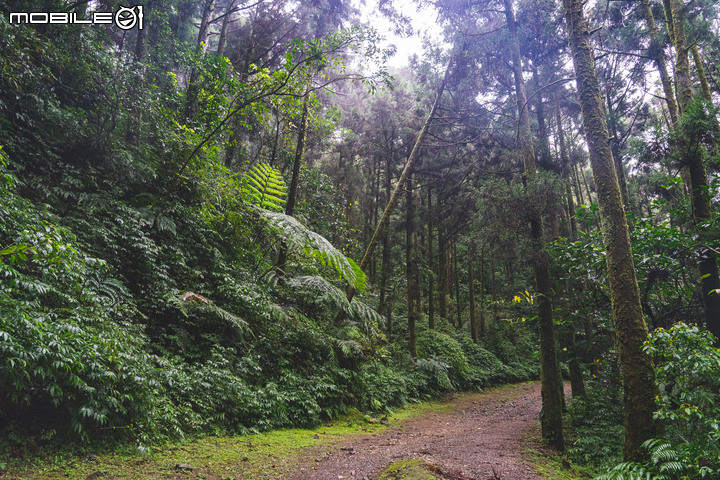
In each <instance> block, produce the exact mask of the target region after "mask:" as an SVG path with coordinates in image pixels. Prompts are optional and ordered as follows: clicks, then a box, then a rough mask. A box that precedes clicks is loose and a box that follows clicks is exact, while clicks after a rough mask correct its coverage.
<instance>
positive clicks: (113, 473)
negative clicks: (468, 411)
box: [0, 394, 464, 480]
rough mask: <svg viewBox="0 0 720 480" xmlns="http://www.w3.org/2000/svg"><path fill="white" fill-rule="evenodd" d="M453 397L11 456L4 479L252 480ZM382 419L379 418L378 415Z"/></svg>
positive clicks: (305, 462)
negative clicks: (181, 438) (295, 422)
mask: <svg viewBox="0 0 720 480" xmlns="http://www.w3.org/2000/svg"><path fill="white" fill-rule="evenodd" d="M462 395H464V394H460V395H454V396H450V397H448V398H445V399H442V400H434V401H429V402H423V403H419V404H413V405H409V406H406V407H404V408H401V409H398V410H397V411H395V412H393V413H392V414H390V415H388V417H389V418H388V421H387V422H380V421H379V420H377V419H376V418H373V417H370V416H368V415H363V414H361V413H360V412H358V411H357V410H354V411H351V412H350V414H348V415H346V416H344V417H341V418H338V419H335V420H333V421H330V422H326V423H325V424H324V425H321V426H318V427H316V428H313V429H285V430H274V431H270V432H265V433H260V434H257V435H242V436H227V437H204V438H200V439H194V440H189V441H187V442H185V443H181V444H174V445H169V446H165V447H162V448H157V449H155V450H154V451H153V452H152V454H143V453H141V452H139V451H138V450H137V449H130V448H125V449H124V450H118V451H115V452H112V453H95V454H88V455H66V458H59V457H56V458H42V459H34V460H33V461H32V462H27V461H26V462H20V461H18V460H11V461H9V462H8V465H7V466H8V469H7V470H6V471H3V470H0V479H39V478H43V479H59V478H63V479H68V478H83V479H101V478H102V479H171V478H182V479H240V478H242V479H249V480H250V479H252V480H269V479H277V478H283V477H284V476H286V475H289V473H290V472H291V471H295V470H296V469H297V468H298V465H300V468H307V469H313V468H314V463H315V461H314V460H315V459H316V458H321V457H322V456H324V455H326V454H327V453H328V452H329V451H330V450H331V448H332V447H333V445H334V444H336V443H337V442H339V441H341V440H342V439H343V438H347V437H348V436H352V435H369V434H378V433H382V432H384V431H385V430H387V429H388V428H389V427H390V426H397V425H398V424H399V423H400V422H402V421H405V420H409V419H411V418H415V417H419V416H422V415H424V414H427V413H430V412H449V411H452V410H453V409H454V408H455V406H454V404H453V403H450V401H451V400H457V399H458V396H462ZM378 417H379V416H378Z"/></svg>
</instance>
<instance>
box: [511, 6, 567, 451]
mask: <svg viewBox="0 0 720 480" xmlns="http://www.w3.org/2000/svg"><path fill="white" fill-rule="evenodd" d="M503 1H504V8H505V18H506V20H507V24H508V30H509V31H510V45H509V48H510V56H511V59H512V63H513V77H514V79H515V96H516V100H517V107H518V122H519V123H518V133H519V135H518V141H519V142H518V143H519V145H518V146H519V150H520V154H521V155H522V159H523V170H524V172H523V175H524V181H525V183H526V187H527V188H526V189H527V191H529V192H530V193H531V194H533V193H534V192H535V190H536V183H537V166H536V164H535V153H534V152H533V147H532V135H531V132H530V116H529V114H528V111H527V109H526V108H525V107H526V105H527V95H526V94H525V83H524V80H523V72H522V60H521V57H520V42H519V39H518V32H517V24H516V23H515V13H514V11H513V6H512V0H503ZM528 210H529V211H528V213H529V220H530V235H531V238H532V244H533V250H534V252H533V256H534V257H535V258H534V259H533V261H532V264H533V270H534V272H535V285H536V288H537V304H538V330H539V333H540V366H541V380H542V387H541V390H542V402H543V406H542V410H541V412H540V423H541V427H542V428H541V430H542V436H543V438H544V439H545V440H547V441H548V443H549V444H550V445H552V446H553V447H555V448H557V449H559V450H563V449H564V448H565V441H564V439H563V424H562V411H563V396H564V394H563V390H562V380H561V377H560V365H559V363H558V359H557V351H556V342H555V327H554V325H553V316H552V304H551V303H550V297H551V295H552V291H551V288H550V277H549V274H548V265H549V259H548V255H547V252H546V251H545V247H544V238H543V222H542V217H541V215H540V212H538V211H536V210H535V209H534V208H533V207H532V206H531V207H530V208H529V209H528Z"/></svg>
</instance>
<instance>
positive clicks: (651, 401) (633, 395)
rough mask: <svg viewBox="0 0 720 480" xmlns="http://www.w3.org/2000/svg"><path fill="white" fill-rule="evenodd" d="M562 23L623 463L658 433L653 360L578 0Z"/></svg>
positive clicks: (571, 1)
mask: <svg viewBox="0 0 720 480" xmlns="http://www.w3.org/2000/svg"><path fill="white" fill-rule="evenodd" d="M563 5H564V7H565V19H566V22H567V30H568V36H569V41H570V47H571V52H572V55H573V64H574V67H575V75H576V78H577V86H578V96H579V99H580V107H581V111H582V119H583V127H584V130H585V136H586V140H587V144H588V149H589V152H590V163H591V166H592V170H593V175H594V177H595V186H596V190H597V195H598V205H599V210H600V218H601V223H602V234H603V241H604V243H605V250H606V262H607V272H608V281H609V284H610V298H611V302H612V310H613V317H614V319H615V332H616V335H617V341H618V349H619V353H620V361H621V364H622V378H623V386H624V405H625V411H624V425H625V446H624V452H623V453H624V457H625V459H626V460H635V459H639V458H641V457H642V456H643V449H642V447H641V445H642V443H643V442H644V441H646V440H648V439H650V438H652V437H653V435H654V434H655V432H656V429H655V425H654V423H653V412H654V410H655V394H656V388H655V371H654V369H653V364H652V359H651V358H650V357H649V356H648V355H646V354H645V353H643V352H642V350H641V347H642V345H643V343H644V341H645V339H646V338H647V328H646V326H645V320H644V318H643V313H642V307H641V306H640V290H639V288H638V284H637V279H636V277H635V267H634V264H633V258H632V252H631V249H630V237H629V234H628V227H627V221H626V219H625V210H624V209H623V205H622V198H621V196H620V187H619V186H618V181H617V176H616V174H615V165H614V160H613V158H612V152H611V150H610V146H609V145H608V130H607V124H606V123H605V112H604V110H603V104H602V96H601V94H600V85H599V83H598V80H597V76H596V74H595V64H594V60H593V52H592V48H591V46H590V34H589V32H588V28H587V23H586V21H585V18H584V16H583V3H582V0H563Z"/></svg>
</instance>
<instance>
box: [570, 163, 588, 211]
mask: <svg viewBox="0 0 720 480" xmlns="http://www.w3.org/2000/svg"><path fill="white" fill-rule="evenodd" d="M573 179H574V181H575V194H576V195H577V198H578V203H579V204H580V205H586V204H587V205H589V204H590V203H592V202H591V201H590V199H589V198H588V201H587V203H586V202H585V198H584V197H583V192H582V188H581V187H580V167H579V166H578V164H577V163H574V164H573Z"/></svg>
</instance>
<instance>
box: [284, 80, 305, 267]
mask: <svg viewBox="0 0 720 480" xmlns="http://www.w3.org/2000/svg"><path fill="white" fill-rule="evenodd" d="M309 112H310V94H309V93H306V94H305V98H304V100H303V112H302V118H301V119H300V128H299V130H298V138H297V145H296V146H295V162H294V163H293V173H292V178H291V180H290V187H289V188H288V197H287V202H285V215H293V214H294V213H295V203H296V202H297V191H298V184H299V183H300V167H301V166H302V160H303V155H304V154H305V140H306V136H307V127H308V122H309V120H308V119H309V117H310V115H309ZM286 262H287V246H286V245H285V243H284V242H283V244H282V245H281V246H280V254H279V255H278V263H277V264H278V269H279V270H280V271H283V270H284V269H285V263H286Z"/></svg>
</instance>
